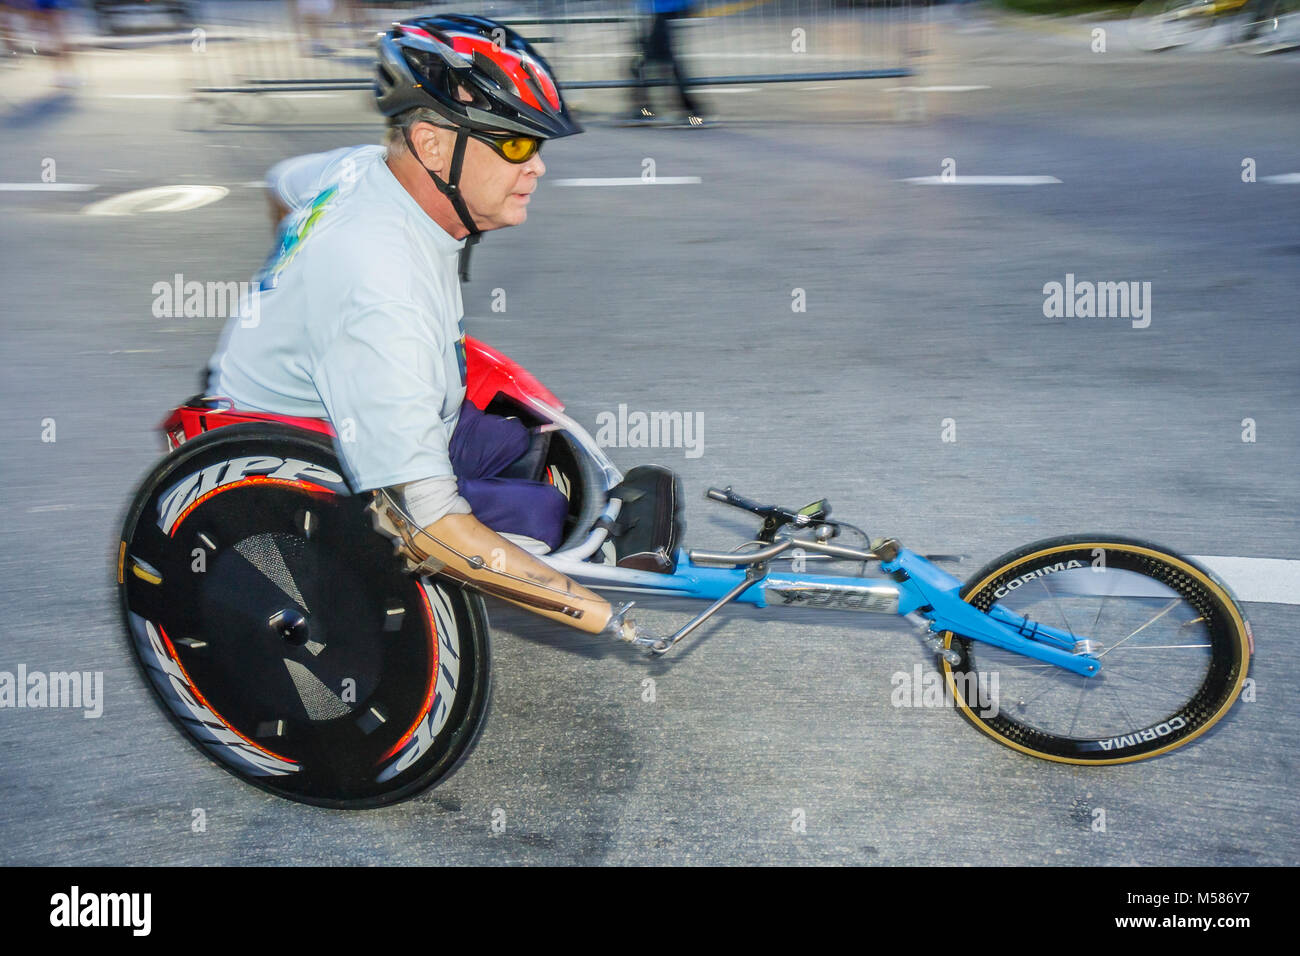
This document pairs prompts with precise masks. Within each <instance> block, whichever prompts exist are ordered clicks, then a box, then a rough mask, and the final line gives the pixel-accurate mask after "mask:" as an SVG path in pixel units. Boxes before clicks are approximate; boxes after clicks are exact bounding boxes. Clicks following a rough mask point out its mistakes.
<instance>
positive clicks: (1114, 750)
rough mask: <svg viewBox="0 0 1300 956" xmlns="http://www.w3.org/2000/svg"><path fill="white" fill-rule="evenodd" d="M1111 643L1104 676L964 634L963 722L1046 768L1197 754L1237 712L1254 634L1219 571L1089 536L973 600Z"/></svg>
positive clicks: (991, 581) (1034, 548)
mask: <svg viewBox="0 0 1300 956" xmlns="http://www.w3.org/2000/svg"><path fill="white" fill-rule="evenodd" d="M961 596H962V599H963V600H964V601H966V602H967V603H968V604H971V605H973V606H974V607H977V608H979V609H980V610H981V611H984V612H988V611H989V609H990V608H992V607H994V606H995V605H997V606H1000V607H1002V608H1005V609H1006V610H1008V611H1011V612H1013V613H1015V614H1017V615H1020V616H1022V617H1026V618H1029V619H1030V620H1032V621H1037V622H1039V623H1041V624H1046V625H1049V626H1051V627H1054V628H1057V629H1059V630H1062V631H1066V632H1068V633H1070V634H1076V635H1078V636H1079V638H1080V639H1081V640H1082V639H1085V638H1086V639H1088V640H1091V641H1095V642H1098V643H1099V645H1100V646H1099V647H1097V649H1096V650H1095V651H1094V653H1096V654H1097V655H1098V656H1099V657H1100V659H1101V663H1102V669H1101V673H1100V674H1098V675H1097V676H1095V677H1084V676H1082V675H1079V674H1074V673H1071V672H1069V671H1066V670H1064V669H1062V668H1059V667H1056V666H1055V665H1052V664H1045V663H1042V662H1039V661H1036V660H1033V659H1031V658H1027V657H1024V656H1022V655H1020V654H1016V653H1014V652H1011V651H1007V650H1004V649H1002V648H999V647H994V646H993V645H990V644H985V643H982V642H978V641H973V640H971V639H969V638H965V637H962V636H960V635H954V634H953V633H952V632H944V634H943V635H942V640H943V642H944V646H945V647H946V648H949V649H951V650H953V651H956V652H957V658H958V659H957V660H956V662H955V663H949V661H948V660H945V659H942V658H941V659H940V664H939V666H940V668H941V670H942V672H943V673H944V678H945V680H946V681H947V683H948V687H949V689H950V691H951V692H952V694H953V699H954V700H955V701H956V703H957V706H958V708H959V709H960V710H961V711H962V713H963V715H964V716H965V717H966V718H967V719H969V720H970V721H971V722H972V723H974V724H975V726H976V727H978V728H979V729H980V730H982V731H984V732H985V733H987V734H988V735H989V736H991V737H993V738H994V739H995V740H997V741H998V742H999V743H1003V744H1006V745H1007V746H1009V747H1013V748H1015V749H1016V750H1019V751H1022V752H1023V753H1027V754H1030V755H1032V756H1035V757H1042V758H1044V759H1046V760H1055V761H1060V762H1064V763H1077V764H1109V763H1127V762H1130V761H1134V760H1142V759H1145V758H1147V757H1154V756H1156V755H1157V754H1161V753H1165V752H1166V751H1169V750H1172V749H1174V748H1175V747H1180V746H1182V745H1183V744H1186V743H1189V742H1190V741H1192V740H1194V739H1195V738H1197V737H1199V736H1200V735H1201V734H1203V733H1205V731H1207V730H1209V729H1210V728H1211V727H1212V726H1214V724H1215V723H1216V722H1217V721H1218V720H1219V719H1220V718H1222V717H1223V715H1224V714H1225V713H1227V711H1228V708H1229V707H1231V706H1232V704H1233V701H1234V700H1236V698H1237V695H1238V693H1239V692H1240V690H1241V686H1242V683H1243V682H1244V681H1245V679H1246V673H1247V670H1248V669H1249V666H1250V655H1251V653H1252V652H1253V638H1252V636H1251V631H1250V625H1249V623H1247V621H1246V619H1245V617H1244V615H1243V614H1242V612H1241V609H1240V608H1239V607H1238V606H1237V603H1236V601H1235V600H1234V598H1233V596H1232V594H1231V592H1230V591H1229V590H1228V588H1227V587H1226V586H1225V585H1224V584H1223V583H1222V582H1220V581H1218V580H1217V579H1216V578H1215V577H1214V575H1213V574H1211V573H1210V572H1209V571H1207V570H1205V569H1204V568H1202V567H1200V566H1199V565H1197V564H1195V563H1194V562H1192V561H1190V560H1188V559H1187V558H1183V557H1180V556H1178V555H1176V554H1173V553H1171V552H1169V551H1166V550H1164V549H1162V548H1160V547H1158V546H1156V545H1153V544H1150V543H1147V542H1143V541H1138V540H1133V539H1128V538H1117V537H1114V536H1109V535H1106V536H1103V535H1077V536H1068V537H1062V538H1053V539H1050V540H1047V541H1040V542H1037V543H1035V544H1031V545H1027V546H1025V547H1023V548H1020V549H1018V550H1016V551H1013V552H1011V553H1009V554H1006V555H1003V556H1002V557H1001V558H998V559H997V560H995V561H993V562H991V563H990V564H988V565H987V566H985V567H984V568H983V569H981V570H980V571H978V572H977V573H976V574H975V575H974V576H972V577H971V579H970V580H969V581H968V582H967V584H966V585H965V587H963V588H962V592H961Z"/></svg>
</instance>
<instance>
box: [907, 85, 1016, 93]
mask: <svg viewBox="0 0 1300 956" xmlns="http://www.w3.org/2000/svg"><path fill="white" fill-rule="evenodd" d="M987 89H991V87H987V86H887V87H885V92H886V93H973V92H974V91H975V90H987Z"/></svg>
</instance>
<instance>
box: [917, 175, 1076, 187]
mask: <svg viewBox="0 0 1300 956" xmlns="http://www.w3.org/2000/svg"><path fill="white" fill-rule="evenodd" d="M897 181H898V182H900V183H912V184H913V185H915V186H1047V185H1050V184H1052V183H1059V182H1060V180H1059V179H1057V178H1056V177H1055V176H952V177H949V178H948V179H944V178H943V177H942V176H913V177H911V178H910V179H900V180H897Z"/></svg>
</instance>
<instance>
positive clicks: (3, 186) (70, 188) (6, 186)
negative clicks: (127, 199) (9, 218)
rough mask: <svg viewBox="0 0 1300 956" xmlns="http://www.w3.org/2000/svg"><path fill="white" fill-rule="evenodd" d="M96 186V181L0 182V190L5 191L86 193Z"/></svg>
mask: <svg viewBox="0 0 1300 956" xmlns="http://www.w3.org/2000/svg"><path fill="white" fill-rule="evenodd" d="M94 188H95V184H94V183H0V192H4V193H25V192H33V193H38V192H40V193H44V192H49V193H84V192H85V191H86V190H87V189H94Z"/></svg>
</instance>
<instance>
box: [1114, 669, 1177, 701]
mask: <svg viewBox="0 0 1300 956" xmlns="http://www.w3.org/2000/svg"><path fill="white" fill-rule="evenodd" d="M1106 677H1107V678H1110V677H1122V678H1123V679H1124V680H1128V681H1132V682H1133V683H1135V684H1141V685H1142V689H1143V690H1144V691H1145V692H1147V693H1153V692H1154V693H1160V692H1162V691H1163V692H1164V693H1166V694H1168V695H1169V696H1170V698H1171V699H1173V700H1176V701H1178V703H1179V704H1180V705H1181V704H1185V703H1187V702H1188V701H1189V700H1191V699H1192V698H1191V695H1189V694H1186V693H1184V692H1183V691H1180V690H1176V689H1174V688H1172V687H1169V686H1167V685H1165V684H1153V683H1151V682H1150V681H1146V680H1143V679H1142V678H1140V677H1133V676H1132V675H1131V674H1121V673H1119V672H1117V671H1113V670H1112V671H1107V672H1106Z"/></svg>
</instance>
